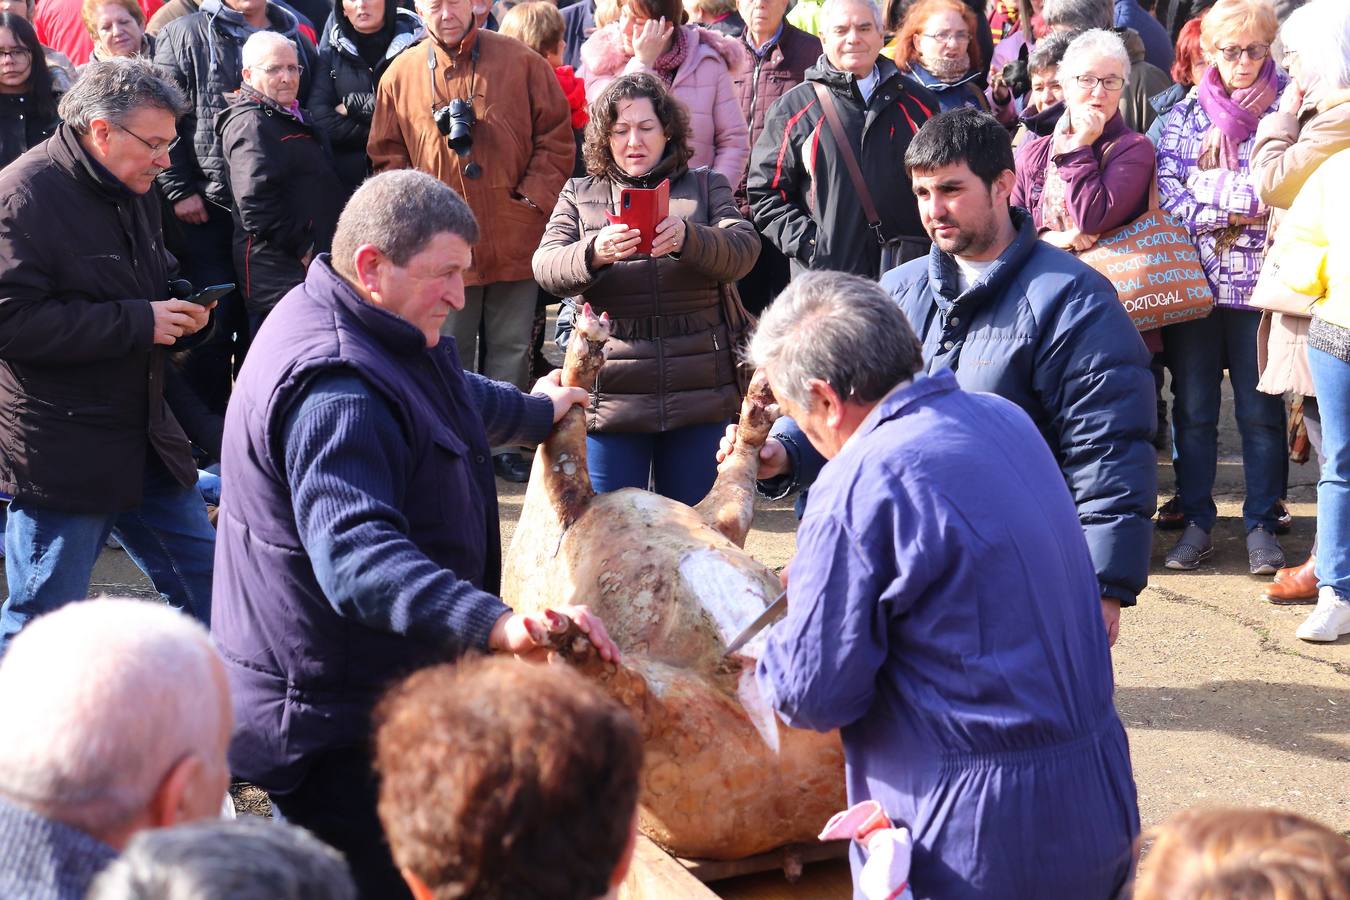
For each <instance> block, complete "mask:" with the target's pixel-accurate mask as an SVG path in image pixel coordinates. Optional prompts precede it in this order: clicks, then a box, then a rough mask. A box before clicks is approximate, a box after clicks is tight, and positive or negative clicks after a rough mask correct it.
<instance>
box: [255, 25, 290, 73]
mask: <svg viewBox="0 0 1350 900" xmlns="http://www.w3.org/2000/svg"><path fill="white" fill-rule="evenodd" d="M280 47H287V48H289V49H290V50H291V52H292V53H294V54H295V57H296V59H299V58H300V51H298V50H296V48H295V42H294V41H292V40H291V39H290V38H288V37H286V35H284V34H277V33H276V32H275V31H255V32H253V34H251V35H249V38H248V40H246V41H244V52H243V68H245V69H251V68H253V67H254V66H256V65H257V64H258V63H260V62H262V61H263V60H265V59H266V58H267V57H268V55H269V54H270V53H271V52H272V51H273V50H276V49H278V48H280Z"/></svg>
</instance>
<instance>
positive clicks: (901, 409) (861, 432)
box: [847, 369, 958, 447]
mask: <svg viewBox="0 0 1350 900" xmlns="http://www.w3.org/2000/svg"><path fill="white" fill-rule="evenodd" d="M955 390H958V388H957V384H956V375H955V374H954V373H953V372H952V371H951V370H950V369H943V370H942V371H940V372H934V373H932V374H929V375H925V374H924V373H923V372H918V373H915V375H914V379H913V380H912V381H911V382H910V383H909V384H906V385H903V386H901V387H898V388H896V389H895V390H893V391H891V392H890V393H889V394H887V395H886V396H885V397H882V398H881V401H880V402H879V403H877V405H876V407H875V408H874V409H873V410H872V411H871V412H870V413H868V415H867V418H865V419H863V421H862V424H861V425H859V426H858V430H857V431H855V432H853V434H852V436H850V437H849V439H848V444H847V447H852V446H854V445H855V444H857V443H858V442H860V441H862V440H863V439H864V438H866V437H867V435H869V434H871V433H872V432H874V431H876V430H877V429H878V428H880V427H881V426H882V425H883V424H885V423H886V422H890V421H891V420H893V419H899V418H901V417H903V416H906V415H908V414H909V413H910V411H911V410H913V408H914V407H916V406H918V405H919V404H921V403H924V402H926V401H927V400H928V398H930V397H935V396H937V395H939V394H950V393H952V392H953V391H955Z"/></svg>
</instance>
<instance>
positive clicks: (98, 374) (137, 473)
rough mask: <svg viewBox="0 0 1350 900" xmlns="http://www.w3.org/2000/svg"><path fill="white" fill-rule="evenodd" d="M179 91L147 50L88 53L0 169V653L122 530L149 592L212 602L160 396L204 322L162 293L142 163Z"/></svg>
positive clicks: (196, 606)
mask: <svg viewBox="0 0 1350 900" xmlns="http://www.w3.org/2000/svg"><path fill="white" fill-rule="evenodd" d="M182 111H183V95H182V92H180V91H179V90H178V88H177V87H176V86H174V85H173V84H172V83H171V82H168V81H166V80H164V79H163V78H161V77H160V76H159V75H158V74H157V73H156V71H155V68H154V66H153V65H151V64H150V63H149V61H146V60H139V59H132V60H110V61H105V62H94V63H91V64H90V65H89V67H88V68H87V69H86V70H85V72H84V76H83V77H82V78H81V79H80V80H79V82H78V83H77V84H76V85H75V87H74V88H72V89H71V91H70V92H69V93H68V94H66V95H65V97H64V98H62V100H61V118H62V119H63V120H64V122H65V124H63V125H61V126H60V127H59V128H58V129H57V131H56V134H54V135H53V136H52V137H51V139H50V140H48V141H46V142H45V143H43V144H41V145H39V146H37V147H35V148H33V149H32V150H31V151H29V152H28V153H27V154H26V155H24V156H23V157H21V158H20V159H18V160H16V161H15V162H14V163H13V164H11V165H10V166H9V167H8V168H6V169H5V170H4V172H3V173H0V405H3V407H4V408H5V409H6V410H7V411H8V412H7V414H6V415H5V416H4V417H3V421H0V491H4V492H6V493H9V494H11V495H13V497H14V501H13V502H12V503H11V504H10V509H9V525H8V528H7V529H6V532H5V556H6V559H5V574H6V577H7V578H8V582H9V597H8V598H7V599H6V600H5V602H4V606H3V608H0V653H3V652H4V649H5V647H6V646H7V645H8V643H9V641H10V639H11V638H13V637H14V635H15V634H16V633H17V632H18V631H19V629H20V628H22V627H23V625H24V623H25V622H27V621H28V620H29V619H31V618H32V617H34V616H36V615H40V614H41V613H43V612H46V611H48V610H51V609H55V608H56V607H58V606H60V605H62V604H64V603H68V602H70V601H72V600H79V599H81V598H82V597H84V596H86V595H87V593H88V589H89V577H90V574H91V573H92V571H93V566H94V560H95V559H97V557H98V554H99V550H100V549H101V548H102V547H103V543H104V541H105V540H106V539H107V537H108V534H109V533H112V534H114V535H116V536H117V539H118V540H119V541H120V542H121V544H122V546H123V547H125V548H126V550H127V552H128V553H129V554H130V555H131V558H132V559H134V560H135V561H136V564H137V565H138V566H140V567H141V568H142V569H143V570H144V571H145V572H146V574H147V575H149V576H150V579H151V581H153V582H154V585H155V587H156V589H157V590H159V592H160V593H161V594H164V595H165V596H166V597H167V598H168V599H169V601H170V602H171V603H173V604H174V605H175V606H179V607H182V608H186V609H188V610H189V611H191V612H192V614H193V615H194V616H196V617H197V618H198V619H200V620H201V621H203V622H205V621H207V619H208V618H209V615H210V604H211V559H212V550H213V542H214V539H215V535H214V532H213V531H212V530H211V523H210V522H209V521H207V518H206V506H205V504H204V503H203V502H202V499H201V497H200V495H198V493H197V491H196V483H197V469H196V465H195V464H194V463H193V460H192V453H191V449H190V447H189V445H188V439H187V437H186V436H184V434H183V429H182V428H181V427H179V424H178V422H177V420H176V419H175V418H174V415H173V413H172V412H171V411H170V409H169V407H168V405H167V403H166V402H165V399H164V383H165V378H166V363H167V353H168V349H169V348H171V347H172V348H174V349H181V348H182V346H183V344H184V341H183V340H182V339H183V338H184V337H185V336H187V335H192V334H195V333H196V332H198V331H200V330H201V329H202V328H203V326H205V325H206V322H207V316H208V311H207V309H206V308H204V307H202V306H200V305H198V304H196V303H190V302H188V301H185V300H176V299H170V297H169V278H170V274H171V273H172V272H173V271H174V269H175V268H176V265H175V263H174V261H173V259H172V257H171V256H170V255H169V254H168V252H167V251H166V250H165V249H164V242H163V237H162V235H161V229H160V206H159V199H158V198H157V197H156V196H154V195H152V194H150V193H149V191H150V187H151V185H152V184H153V183H154V179H155V176H156V175H158V174H159V173H160V172H161V171H163V169H164V167H165V166H167V165H168V164H169V146H170V145H171V144H172V143H173V140H174V138H175V136H176V134H177V131H176V129H175V120H176V118H177V117H178V116H179V115H180V114H181V113H182Z"/></svg>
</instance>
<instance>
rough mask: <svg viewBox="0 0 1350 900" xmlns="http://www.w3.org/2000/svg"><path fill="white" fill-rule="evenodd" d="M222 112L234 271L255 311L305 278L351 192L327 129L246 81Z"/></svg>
mask: <svg viewBox="0 0 1350 900" xmlns="http://www.w3.org/2000/svg"><path fill="white" fill-rule="evenodd" d="M229 99H230V105H229V106H228V107H226V109H225V111H224V112H222V113H221V114H220V116H219V117H218V118H217V120H216V130H217V131H219V132H220V143H221V150H222V152H223V153H224V155H225V162H226V164H227V166H228V169H227V178H228V181H229V185H230V196H231V198H232V200H233V203H232V204H231V205H232V207H233V212H234V271H235V274H236V275H237V276H238V278H239V288H240V290H241V291H243V294H244V302H245V303H246V304H247V305H248V310H249V312H251V313H267V312H270V311H271V309H272V307H274V306H276V305H277V301H279V300H280V299H281V298H282V297H283V296H285V294H286V292H287V291H289V290H290V289H291V288H293V287H295V286H296V285H297V284H299V283H300V282H302V281H304V280H305V267H304V266H303V265H302V264H301V262H300V261H301V258H303V257H305V256H306V255H309V256H316V255H318V254H320V253H326V252H327V251H328V250H329V249H330V248H331V247H332V244H333V231H334V230H335V229H336V228H337V220H338V214H339V213H341V212H342V201H343V198H344V197H345V196H346V192H345V191H344V190H343V189H342V182H341V181H339V180H338V176H337V172H336V171H334V169H333V160H332V154H331V153H330V152H329V150H328V146H327V141H326V140H325V139H324V137H323V134H322V133H321V132H318V133H316V131H315V128H314V127H313V126H312V125H309V124H306V123H305V122H301V121H300V120H299V119H297V118H296V117H295V116H294V115H293V114H292V113H291V112H289V111H287V110H284V109H282V108H281V107H280V106H277V104H275V103H273V102H272V101H271V100H269V99H268V98H266V97H264V96H263V95H261V94H259V93H258V92H256V91H254V90H253V89H252V88H249V87H245V88H243V89H241V90H240V91H239V93H238V94H232V95H230V98H229Z"/></svg>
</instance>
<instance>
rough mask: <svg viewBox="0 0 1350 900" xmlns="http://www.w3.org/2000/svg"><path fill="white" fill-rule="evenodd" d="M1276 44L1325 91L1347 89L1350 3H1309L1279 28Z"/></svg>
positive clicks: (1317, 0) (1327, 0)
mask: <svg viewBox="0 0 1350 900" xmlns="http://www.w3.org/2000/svg"><path fill="white" fill-rule="evenodd" d="M1280 43H1281V44H1282V45H1283V46H1284V49H1285V50H1286V51H1293V52H1295V53H1297V54H1298V55H1299V61H1300V64H1301V66H1302V68H1303V71H1305V72H1315V73H1317V77H1318V79H1319V80H1320V81H1321V82H1322V85H1323V86H1324V87H1325V88H1326V89H1329V90H1333V91H1334V90H1343V89H1345V88H1350V3H1347V2H1346V0H1310V2H1309V3H1307V4H1305V5H1303V6H1300V7H1299V8H1298V9H1296V10H1294V11H1293V12H1292V13H1290V14H1289V18H1287V19H1285V20H1284V25H1282V26H1280Z"/></svg>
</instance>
